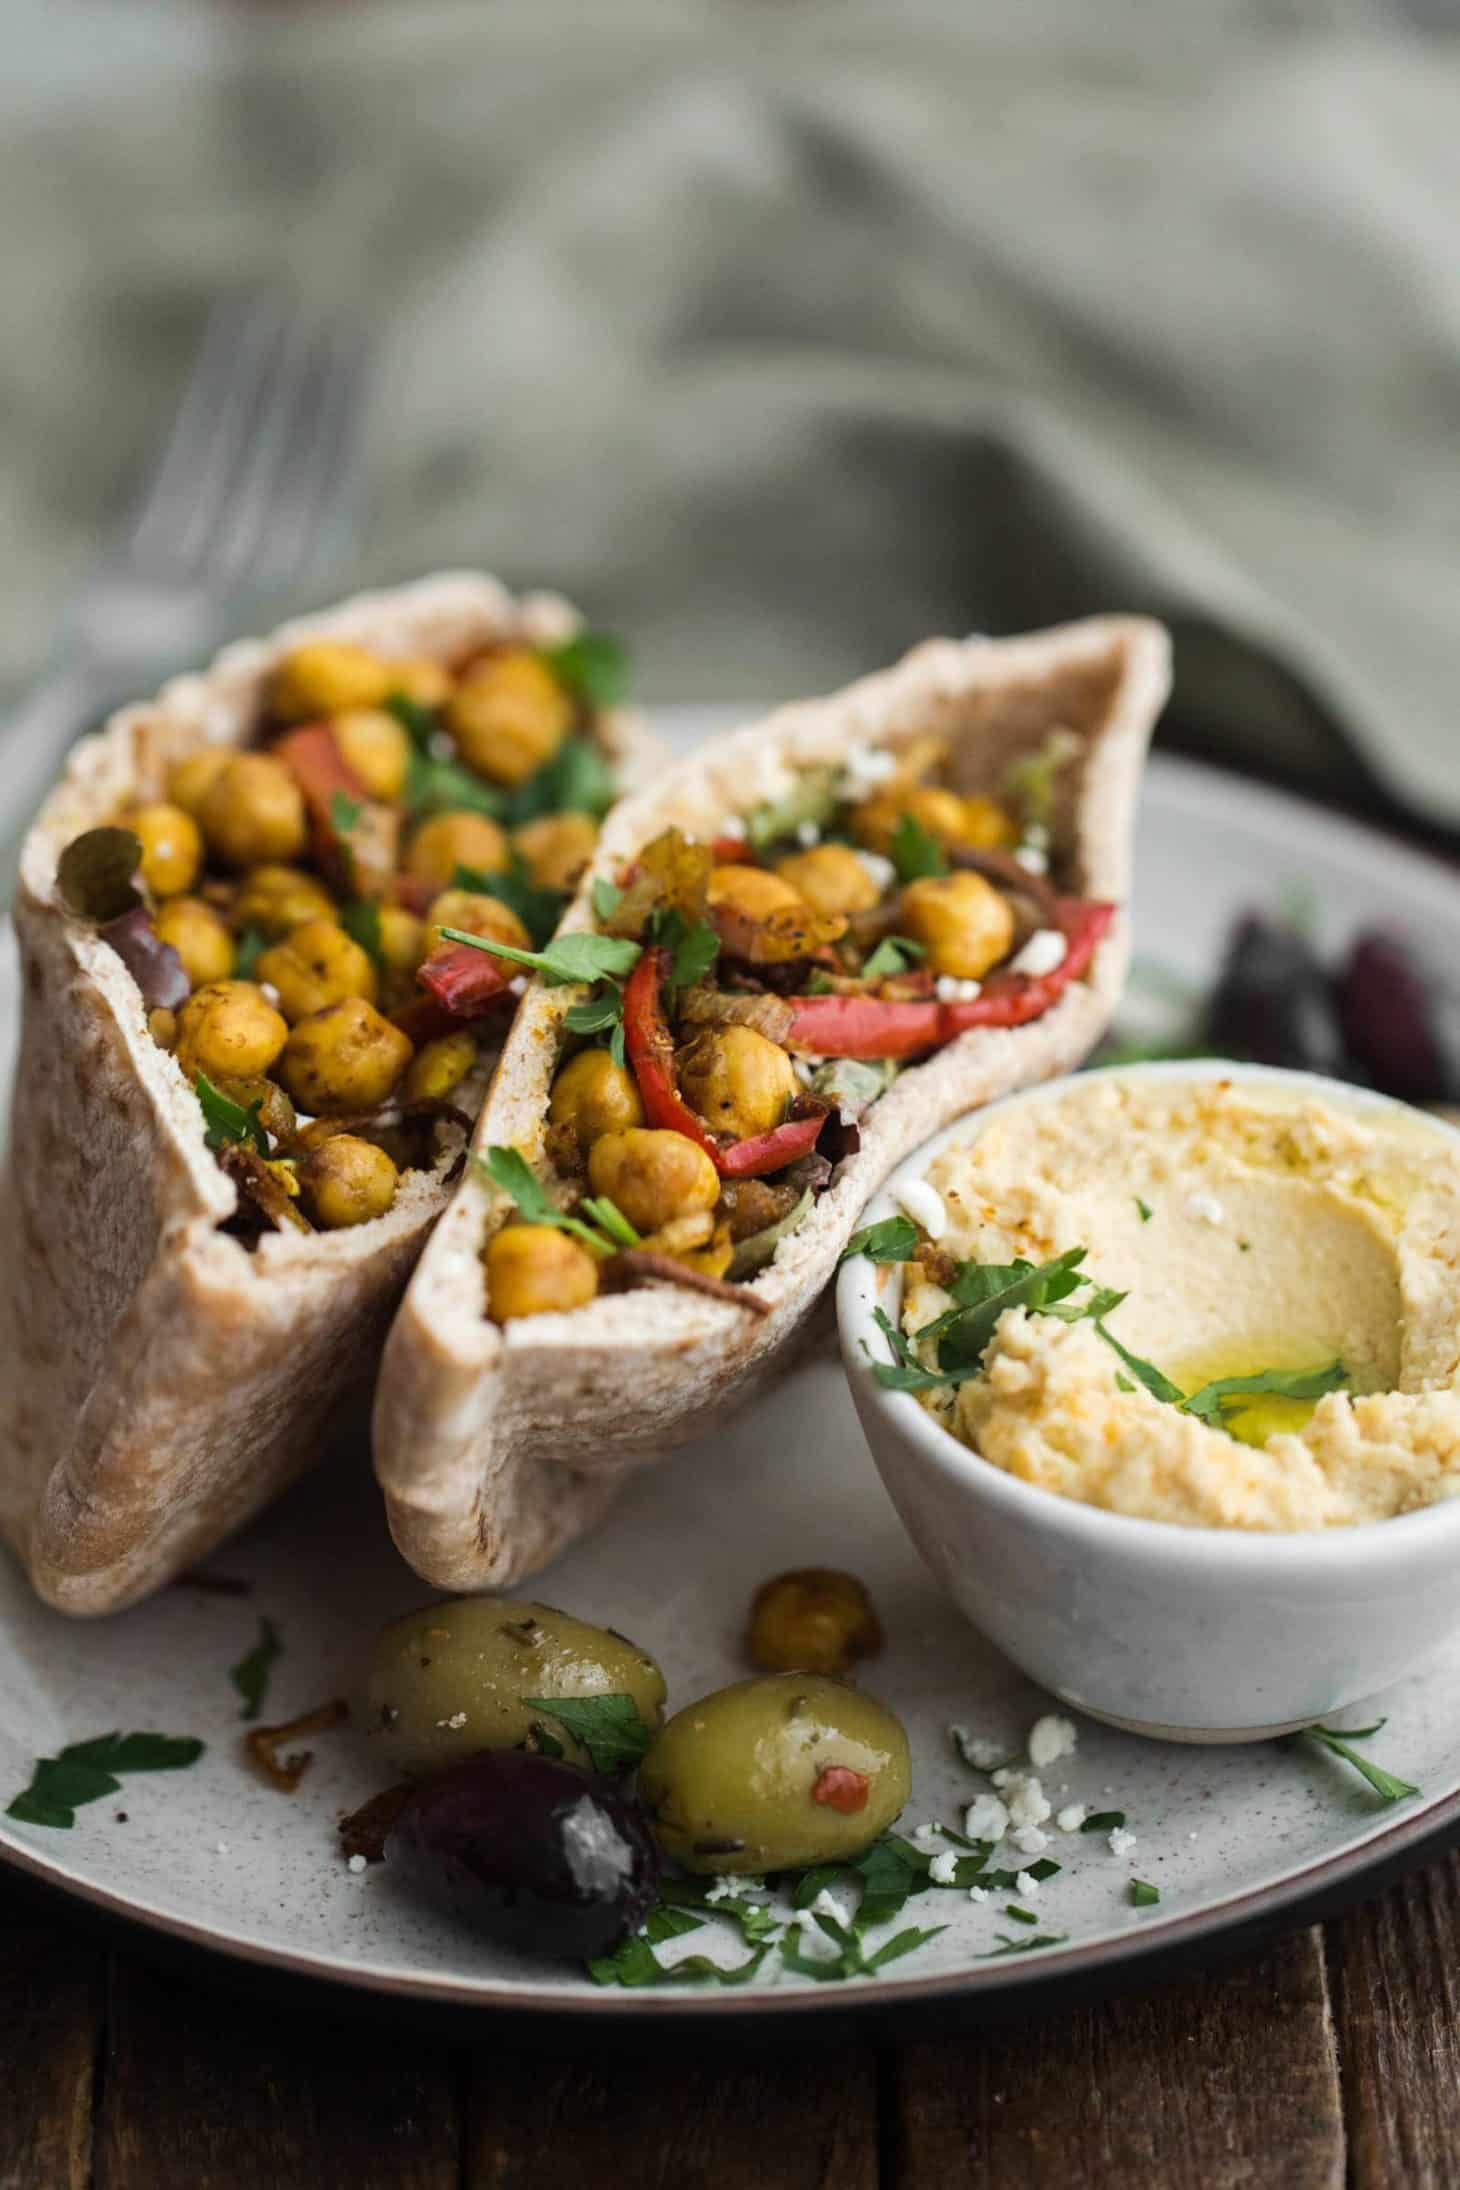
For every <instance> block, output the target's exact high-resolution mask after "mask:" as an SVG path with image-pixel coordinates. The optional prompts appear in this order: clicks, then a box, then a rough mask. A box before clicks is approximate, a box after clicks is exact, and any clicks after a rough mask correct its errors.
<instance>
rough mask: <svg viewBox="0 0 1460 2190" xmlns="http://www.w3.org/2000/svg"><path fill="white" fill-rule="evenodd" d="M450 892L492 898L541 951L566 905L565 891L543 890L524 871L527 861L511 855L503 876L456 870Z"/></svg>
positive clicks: (460, 868)
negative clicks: (514, 917)
mask: <svg viewBox="0 0 1460 2190" xmlns="http://www.w3.org/2000/svg"><path fill="white" fill-rule="evenodd" d="M451 887H452V889H453V890H470V891H472V892H474V894H475V895H476V896H478V897H495V898H496V900H497V902H498V904H499V905H505V906H506V907H507V908H508V910H509V911H510V912H514V913H516V915H517V917H518V919H519V920H520V921H521V922H522V925H523V927H524V928H526V930H527V932H528V934H529V935H530V936H531V937H532V943H533V948H534V949H535V950H541V948H542V946H543V945H544V943H547V942H550V941H551V939H552V933H553V930H554V928H556V926H557V924H558V922H559V921H560V920H561V919H562V917H563V908H564V906H565V905H566V904H567V902H568V896H567V892H566V891H565V890H548V889H544V888H543V886H542V885H541V883H537V882H534V881H533V879H532V877H531V875H530V874H529V873H528V871H527V864H526V861H525V860H524V859H523V858H522V856H521V854H520V853H518V852H514V853H513V855H512V864H511V866H510V867H508V868H507V870H506V872H505V873H503V874H485V873H483V872H482V870H481V869H480V868H479V867H457V868H456V869H455V871H454V872H453V874H452V877H451Z"/></svg>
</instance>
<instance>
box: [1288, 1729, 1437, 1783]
mask: <svg viewBox="0 0 1460 2190" xmlns="http://www.w3.org/2000/svg"><path fill="white" fill-rule="evenodd" d="M1387 1724H1388V1720H1387V1719H1376V1720H1375V1721H1374V1724H1373V1725H1372V1726H1356V1727H1355V1728H1354V1729H1353V1732H1352V1735H1351V1736H1350V1735H1344V1734H1336V1733H1334V1731H1333V1729H1332V1728H1331V1727H1328V1726H1305V1727H1304V1728H1303V1731H1302V1732H1301V1733H1300V1734H1294V1735H1293V1736H1292V1737H1291V1739H1292V1740H1294V1741H1311V1742H1312V1743H1313V1744H1314V1745H1315V1747H1317V1748H1320V1749H1327V1750H1330V1751H1331V1752H1332V1754H1333V1755H1334V1756H1336V1757H1342V1758H1343V1760H1344V1762H1345V1764H1351V1765H1352V1766H1353V1768H1354V1770H1355V1771H1356V1772H1357V1773H1358V1774H1359V1775H1360V1777H1361V1778H1363V1779H1366V1780H1367V1781H1368V1783H1369V1785H1370V1786H1371V1787H1372V1788H1373V1790H1374V1792H1375V1794H1376V1795H1378V1796H1379V1798H1380V1800H1381V1801H1383V1802H1403V1801H1404V1800H1405V1798H1406V1796H1409V1795H1417V1794H1418V1793H1419V1789H1418V1787H1415V1786H1413V1785H1411V1783H1410V1782H1409V1781H1408V1780H1407V1779H1399V1778H1397V1777H1396V1775H1395V1774H1394V1773H1393V1772H1386V1771H1385V1769H1384V1767H1383V1765H1382V1764H1375V1762H1374V1761H1373V1759H1372V1757H1365V1756H1360V1754H1359V1752H1358V1750H1357V1749H1355V1748H1354V1746H1353V1743H1354V1742H1355V1741H1363V1740H1366V1739H1367V1737H1368V1736H1369V1735H1370V1734H1377V1733H1379V1732H1381V1731H1382V1729H1383V1728H1384V1727H1385V1726H1386V1725H1387Z"/></svg>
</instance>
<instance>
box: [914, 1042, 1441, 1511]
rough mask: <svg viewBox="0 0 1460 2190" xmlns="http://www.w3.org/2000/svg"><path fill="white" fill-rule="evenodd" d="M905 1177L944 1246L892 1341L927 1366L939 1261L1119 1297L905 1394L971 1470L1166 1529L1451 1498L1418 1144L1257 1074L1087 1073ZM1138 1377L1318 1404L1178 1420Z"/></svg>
mask: <svg viewBox="0 0 1460 2190" xmlns="http://www.w3.org/2000/svg"><path fill="white" fill-rule="evenodd" d="M927 1177H928V1183H929V1184H930V1185H931V1186H932V1187H933V1188H934V1189H935V1191H936V1193H937V1195H938V1197H939V1199H940V1201H941V1204H942V1210H941V1214H942V1216H943V1219H944V1228H943V1231H942V1236H941V1238H940V1239H939V1241H938V1245H937V1248H936V1250H934V1251H931V1252H930V1253H927V1254H925V1257H924V1260H923V1262H921V1263H913V1264H909V1266H908V1268H907V1271H906V1284H905V1288H904V1306H903V1329H904V1331H905V1332H906V1334H907V1335H908V1337H909V1338H910V1339H912V1340H913V1342H914V1352H915V1353H916V1354H917V1356H918V1358H919V1359H920V1360H922V1361H923V1362H925V1363H926V1364H927V1365H928V1366H930V1367H933V1366H937V1345H936V1342H935V1341H929V1340H924V1341H923V1342H922V1344H921V1345H918V1344H917V1334H918V1332H919V1331H920V1330H921V1329H923V1328H924V1327H925V1326H926V1325H927V1324H929V1323H930V1322H931V1321H932V1320H933V1318H934V1317H935V1316H938V1315H940V1314H942V1313H944V1312H945V1311H947V1310H949V1309H950V1308H952V1307H954V1306H955V1305H956V1304H955V1302H954V1300H953V1298H952V1296H951V1295H950V1293H949V1292H948V1291H947V1290H945V1285H946V1284H947V1283H949V1282H951V1280H952V1276H953V1271H952V1264H953V1263H960V1262H977V1263H984V1264H988V1263H998V1264H1008V1263H1012V1262H1014V1261H1015V1260H1017V1259H1020V1258H1022V1259H1025V1260H1027V1261H1029V1262H1033V1263H1044V1262H1047V1261H1049V1260H1051V1259H1052V1258H1054V1257H1056V1256H1058V1255H1061V1254H1064V1253H1066V1252H1067V1251H1069V1250H1070V1249H1072V1248H1084V1249H1085V1250H1086V1254H1085V1259H1084V1261H1083V1263H1082V1264H1081V1265H1080V1271H1081V1274H1082V1275H1083V1276H1085V1277H1087V1278H1088V1279H1089V1280H1090V1281H1091V1284H1090V1285H1086V1286H1082V1287H1081V1288H1080V1289H1079V1290H1077V1291H1075V1292H1072V1293H1071V1294H1070V1295H1069V1296H1068V1298H1067V1300H1065V1301H1064V1302H1062V1303H1061V1304H1060V1305H1061V1308H1062V1310H1063V1311H1064V1312H1065V1313H1066V1314H1070V1313H1073V1312H1076V1311H1078V1310H1079V1309H1080V1307H1081V1304H1082V1301H1083V1302H1089V1301H1090V1300H1091V1299H1092V1298H1093V1293H1092V1287H1094V1286H1099V1287H1110V1288H1113V1289H1115V1290H1117V1291H1120V1292H1123V1293H1124V1294H1125V1296H1126V1297H1125V1299H1124V1300H1122V1301H1121V1302H1120V1303H1119V1305H1118V1306H1114V1307H1111V1308H1109V1309H1108V1311H1107V1312H1106V1313H1105V1314H1104V1315H1103V1316H1101V1317H1100V1319H1099V1321H1098V1322H1097V1321H1096V1320H1094V1319H1093V1318H1090V1317H1088V1316H1086V1317H1085V1318H1084V1319H1083V1320H1062V1319H1061V1317H1060V1316H1056V1315H1053V1314H1050V1313H1045V1312H1039V1311H1038V1310H1030V1309H1027V1308H1024V1307H1011V1308H1009V1309H1008V1310H1007V1311H1006V1312H1005V1313H1004V1314H1003V1315H1002V1316H1001V1317H1000V1318H999V1320H998V1322H997V1323H996V1325H995V1326H994V1331H993V1336H992V1338H991V1340H990V1342H989V1344H988V1347H987V1349H986V1351H985V1353H984V1355H983V1358H982V1365H981V1367H979V1368H978V1369H977V1371H976V1373H974V1374H972V1375H971V1376H969V1377H968V1378H967V1380H966V1381H964V1382H962V1383H960V1384H957V1385H954V1386H944V1387H939V1388H938V1389H935V1390H932V1391H929V1392H927V1393H925V1394H924V1395H923V1396H924V1404H925V1405H927V1406H928V1407H929V1408H930V1410H931V1411H932V1412H933V1413H935V1414H936V1415H937V1417H938V1419H939V1420H940V1421H942V1422H943V1424H944V1425H945V1427H946V1428H948V1429H949V1430H951V1431H952V1432H953V1434H954V1435H955V1436H956V1437H959V1438H961V1439H962V1440H963V1441H964V1443H966V1444H968V1445H970V1446H972V1447H973V1449H974V1450H975V1451H977V1452H979V1453H980V1454H981V1455H982V1456H983V1457H984V1458H985V1459H986V1460H989V1461H991V1462H993V1464H994V1465H995V1466H996V1467H1000V1468H1004V1469H1006V1470H1007V1471H1008V1473H1009V1474H1011V1475H1017V1476H1020V1477H1021V1478H1022V1479H1023V1480H1024V1481H1025V1482H1027V1483H1036V1484H1038V1485H1040V1486H1041V1487H1042V1488H1043V1489H1045V1490H1051V1491H1055V1492H1057V1493H1059V1494H1060V1495H1061V1496H1063V1497H1067V1498H1077V1499H1081V1500H1083V1501H1084V1502H1085V1503H1086V1504H1089V1505H1096V1506H1105V1507H1107V1508H1109V1509H1110V1510H1111V1511H1113V1512H1117V1513H1126V1514H1134V1515H1139V1516H1142V1517H1144V1518H1146V1519H1150V1520H1159V1521H1173V1522H1178V1523H1181V1524H1183V1525H1185V1526H1187V1527H1208V1528H1246V1529H1269V1530H1282V1529H1319V1528H1335V1527H1345V1526H1351V1525H1352V1524H1354V1523H1356V1522H1362V1521H1375V1520H1381V1519H1384V1518H1386V1517H1388V1516H1390V1515H1393V1514H1398V1513H1403V1512H1406V1511H1408V1510H1409V1509H1410V1508H1412V1507H1415V1506H1423V1505H1429V1504H1432V1503H1434V1502H1435V1501H1437V1500H1439V1499H1442V1498H1449V1497H1453V1496H1454V1495H1455V1494H1456V1493H1457V1492H1460V1142H1456V1141H1454V1140H1452V1139H1451V1138H1450V1137H1449V1136H1448V1135H1445V1134H1442V1133H1441V1132H1440V1131H1439V1129H1438V1128H1434V1127H1430V1126H1428V1125H1427V1124H1426V1123H1425V1122H1424V1121H1421V1120H1419V1119H1416V1118H1413V1117H1412V1116H1409V1115H1407V1114H1403V1113H1394V1114H1390V1113H1388V1112H1385V1111H1382V1110H1379V1109H1377V1108H1375V1109H1370V1110H1368V1111H1367V1112H1363V1111H1359V1110H1356V1111H1353V1112H1349V1111H1346V1110H1344V1109H1341V1108H1337V1107H1332V1106H1329V1105H1327V1104H1325V1103H1322V1102H1318V1101H1315V1100H1312V1099H1301V1098H1295V1097H1294V1096H1293V1095H1292V1094H1291V1093H1290V1092H1289V1091H1287V1090H1285V1089H1282V1088H1280V1087H1277V1086H1275V1085H1274V1086H1264V1084H1263V1083H1262V1082H1261V1081H1257V1080H1241V1081H1237V1080H1232V1081H1214V1082H1201V1083H1197V1082H1178V1081H1172V1080H1144V1081H1141V1080H1132V1081H1121V1080H1118V1079H1092V1080H1090V1081H1089V1082H1088V1083H1087V1084H1085V1085H1084V1086H1078V1087H1075V1088H1074V1089H1072V1090H1071V1092H1070V1093H1068V1094H1067V1095H1064V1096H1062V1097H1060V1098H1059V1099H1058V1100H1057V1101H1054V1102H1047V1103H1024V1104H1020V1105H1017V1106H1015V1107H1014V1108H1012V1109H1011V1110H1009V1111H1008V1112H1007V1113H1005V1114H1004V1115H1002V1116H999V1117H996V1118H994V1119H992V1120H991V1121H990V1123H989V1125H988V1126H987V1127H986V1129H985V1130H984V1131H983V1132H982V1133H980V1134H979V1135H978V1136H977V1137H976V1138H974V1139H973V1140H971V1141H965V1142H964V1143H963V1144H962V1145H961V1146H957V1147H954V1148H949V1149H946V1150H945V1151H944V1152H943V1153H942V1155H940V1156H939V1157H938V1159H937V1160H936V1161H935V1163H934V1164H933V1165H932V1166H931V1168H930V1170H929V1172H928V1175H927ZM950 1258H951V1260H950ZM940 1278H941V1279H942V1280H943V1283H939V1282H937V1280H938V1279H940ZM1106 1334H1108V1336H1107V1335H1106ZM1116 1342H1118V1344H1117V1343H1116ZM1122 1349H1124V1357H1123V1354H1122ZM1148 1369H1154V1370H1157V1371H1159V1372H1161V1376H1160V1378H1159V1379H1157V1380H1156V1381H1158V1383H1160V1382H1164V1384H1165V1386H1166V1388H1167V1389H1168V1390H1170V1389H1171V1388H1172V1387H1174V1388H1176V1390H1177V1391H1178V1392H1179V1394H1180V1395H1182V1396H1184V1397H1185V1398H1186V1399H1190V1398H1191V1397H1192V1396H1193V1395H1194V1394H1196V1393H1197V1392H1198V1390H1199V1389H1200V1388H1202V1387H1205V1386H1210V1385H1211V1384H1212V1383H1213V1382H1214V1381H1216V1380H1220V1379H1227V1378H1236V1377H1253V1376H1257V1375H1260V1374H1263V1373H1264V1372H1269V1371H1278V1372H1290V1373H1289V1374H1288V1375H1287V1376H1285V1377H1279V1378H1276V1379H1272V1381H1277V1382H1279V1383H1283V1382H1287V1383H1292V1382H1297V1383H1299V1384H1301V1383H1303V1382H1304V1381H1310V1382H1319V1383H1321V1382H1323V1381H1324V1378H1323V1377H1322V1375H1321V1374H1317V1373H1315V1372H1323V1371H1327V1372H1328V1375H1327V1381H1328V1382H1330V1383H1334V1384H1337V1383H1338V1382H1339V1381H1340V1379H1341V1382H1342V1388H1341V1389H1330V1390H1327V1391H1326V1392H1325V1393H1324V1395H1323V1396H1321V1397H1319V1398H1317V1399H1316V1400H1314V1399H1313V1398H1312V1397H1311V1396H1310V1397H1291V1396H1283V1394H1282V1393H1281V1392H1278V1393H1276V1394H1262V1395H1257V1396H1249V1395H1244V1394H1234V1395H1231V1396H1229V1397H1228V1398H1227V1399H1226V1401H1225V1403H1224V1404H1219V1405H1217V1406H1215V1407H1213V1406H1211V1405H1209V1406H1208V1408H1207V1410H1206V1412H1205V1413H1204V1414H1203V1413H1193V1412H1188V1411H1185V1409H1184V1407H1183V1406H1182V1405H1181V1404H1180V1403H1179V1400H1178V1399H1177V1398H1176V1397H1175V1396H1173V1397H1159V1396H1157V1395H1156V1392H1154V1391H1153V1390H1151V1389H1150V1388H1149V1384H1148V1381H1145V1380H1143V1372H1145V1371H1147V1370H1148ZM1219 1425H1225V1426H1219Z"/></svg>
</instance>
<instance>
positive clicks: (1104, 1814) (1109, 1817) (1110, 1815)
mask: <svg viewBox="0 0 1460 2190" xmlns="http://www.w3.org/2000/svg"><path fill="white" fill-rule="evenodd" d="M1124 1823H1125V1812H1124V1810H1092V1811H1091V1813H1090V1815H1089V1816H1088V1817H1087V1818H1086V1819H1085V1820H1084V1821H1083V1823H1082V1824H1081V1826H1080V1830H1081V1832H1082V1833H1114V1832H1119V1830H1120V1828H1121V1826H1122V1825H1123V1824H1124Z"/></svg>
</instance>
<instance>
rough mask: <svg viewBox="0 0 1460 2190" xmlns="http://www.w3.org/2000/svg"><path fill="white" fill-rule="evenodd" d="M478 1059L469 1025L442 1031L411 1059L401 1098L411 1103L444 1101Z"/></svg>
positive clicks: (424, 1044)
mask: <svg viewBox="0 0 1460 2190" xmlns="http://www.w3.org/2000/svg"><path fill="white" fill-rule="evenodd" d="M476 1061H477V1045H476V1043H475V1042H474V1041H473V1040H472V1038H471V1036H470V1035H469V1034H468V1033H467V1032H466V1030H465V1028H462V1029H460V1030H459V1031H458V1032H457V1033H455V1034H438V1035H437V1037H436V1039H435V1041H434V1042H425V1043H423V1044H422V1046H421V1047H420V1048H419V1049H418V1050H417V1051H416V1054H415V1056H414V1057H413V1058H412V1059H411V1062H410V1066H409V1069H408V1070H407V1072H406V1076H405V1079H404V1081H403V1082H402V1083H401V1099H402V1101H403V1102H408V1103H427V1102H431V1103H443V1102H445V1100H446V1098H447V1096H448V1095H450V1094H452V1093H454V1091H455V1090H456V1089H457V1088H459V1087H460V1085H461V1083H462V1081H463V1080H464V1079H465V1078H466V1076H467V1074H468V1073H469V1072H470V1071H471V1069H472V1067H473V1065H475V1063H476Z"/></svg>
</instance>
